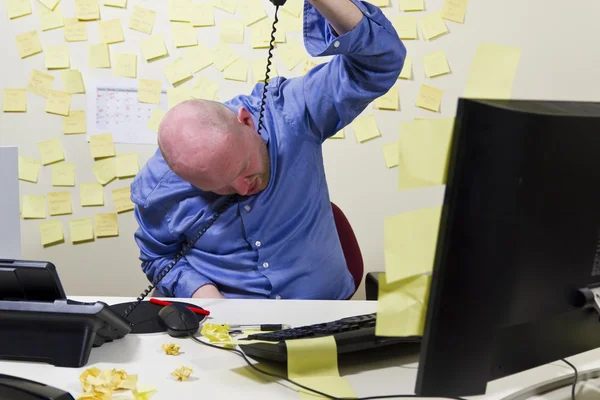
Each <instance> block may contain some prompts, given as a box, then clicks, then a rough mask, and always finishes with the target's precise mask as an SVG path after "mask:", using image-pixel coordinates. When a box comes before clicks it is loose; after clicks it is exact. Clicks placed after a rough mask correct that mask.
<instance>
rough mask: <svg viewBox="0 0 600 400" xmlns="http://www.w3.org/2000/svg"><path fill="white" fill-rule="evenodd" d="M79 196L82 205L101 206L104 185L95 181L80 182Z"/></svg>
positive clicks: (102, 203)
mask: <svg viewBox="0 0 600 400" xmlns="http://www.w3.org/2000/svg"><path fill="white" fill-rule="evenodd" d="M79 198H80V201H81V206H82V207H88V206H103V205H104V187H103V186H102V185H101V184H100V183H96V182H85V183H82V184H81V185H80V186H79Z"/></svg>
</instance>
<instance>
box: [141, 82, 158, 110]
mask: <svg viewBox="0 0 600 400" xmlns="http://www.w3.org/2000/svg"><path fill="white" fill-rule="evenodd" d="M161 89H162V82H161V81H155V80H151V79H140V83H139V85H138V100H139V101H140V102H142V103H150V104H158V103H160V92H161Z"/></svg>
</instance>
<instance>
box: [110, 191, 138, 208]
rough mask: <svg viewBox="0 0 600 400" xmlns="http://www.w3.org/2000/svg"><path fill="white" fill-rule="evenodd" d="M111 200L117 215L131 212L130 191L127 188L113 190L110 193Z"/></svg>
mask: <svg viewBox="0 0 600 400" xmlns="http://www.w3.org/2000/svg"><path fill="white" fill-rule="evenodd" d="M112 199H113V204H114V206H115V210H116V211H117V213H123V212H126V211H131V210H133V207H134V204H133V202H132V201H131V189H130V187H129V186H126V187H123V188H119V189H114V190H113V191H112Z"/></svg>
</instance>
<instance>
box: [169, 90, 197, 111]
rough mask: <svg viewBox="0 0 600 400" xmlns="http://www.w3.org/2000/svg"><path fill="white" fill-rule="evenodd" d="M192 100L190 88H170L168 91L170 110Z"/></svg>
mask: <svg viewBox="0 0 600 400" xmlns="http://www.w3.org/2000/svg"><path fill="white" fill-rule="evenodd" d="M191 98H192V93H191V92H190V88H189V87H187V86H180V87H176V88H168V89H167V101H168V106H169V110H170V109H171V108H173V107H175V106H176V105H177V104H179V103H181V102H182V101H186V100H189V99H191Z"/></svg>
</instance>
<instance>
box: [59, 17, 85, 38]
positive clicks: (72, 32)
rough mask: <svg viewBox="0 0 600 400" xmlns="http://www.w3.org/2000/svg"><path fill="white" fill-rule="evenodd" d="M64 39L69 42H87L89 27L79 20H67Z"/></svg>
mask: <svg viewBox="0 0 600 400" xmlns="http://www.w3.org/2000/svg"><path fill="white" fill-rule="evenodd" d="M64 37H65V41H67V42H87V40H88V34H87V25H86V24H85V22H81V21H79V20H78V19H77V18H65V28H64Z"/></svg>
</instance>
